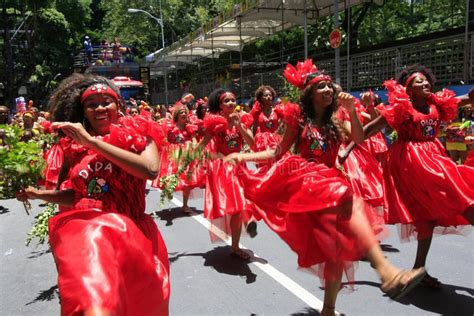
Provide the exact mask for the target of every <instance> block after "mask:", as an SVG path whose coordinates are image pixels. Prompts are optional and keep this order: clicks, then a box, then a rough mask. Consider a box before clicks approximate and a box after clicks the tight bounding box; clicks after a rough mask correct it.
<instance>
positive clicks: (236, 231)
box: [201, 89, 255, 260]
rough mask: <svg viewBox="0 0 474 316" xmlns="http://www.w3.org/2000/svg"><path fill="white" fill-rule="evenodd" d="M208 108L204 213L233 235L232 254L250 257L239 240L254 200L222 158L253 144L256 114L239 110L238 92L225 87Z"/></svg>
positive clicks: (204, 139) (202, 144)
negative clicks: (241, 246) (252, 126)
mask: <svg viewBox="0 0 474 316" xmlns="http://www.w3.org/2000/svg"><path fill="white" fill-rule="evenodd" d="M208 108H209V113H208V114H206V116H205V117H204V129H205V131H206V134H205V135H204V138H203V140H202V142H201V146H206V144H208V143H209V142H211V143H210V144H209V145H210V146H209V147H210V148H211V151H212V157H211V159H212V160H211V161H209V162H208V163H207V166H206V167H207V173H208V175H207V181H206V192H205V200H204V216H205V217H207V218H209V219H210V220H211V221H212V222H213V224H214V225H216V226H218V227H219V228H221V229H222V230H224V231H225V232H226V233H229V234H230V235H231V237H232V244H231V248H232V252H231V254H232V255H235V256H237V257H239V258H242V259H244V260H248V259H249V258H250V255H249V254H248V253H247V252H245V251H243V250H242V249H240V247H239V240H240V235H241V229H242V222H244V223H247V222H249V214H250V213H251V211H252V204H251V203H250V202H249V201H248V200H247V199H246V198H245V196H244V188H243V187H242V185H241V184H240V182H239V180H238V177H237V171H238V169H237V168H236V167H235V166H232V165H230V164H224V163H223V160H222V158H224V157H225V156H226V155H228V154H230V153H237V152H240V151H241V150H242V147H243V145H244V142H246V143H247V144H248V145H249V146H252V145H253V135H252V131H251V130H250V127H251V125H252V117H251V116H250V115H249V114H247V113H242V112H236V111H235V108H236V103H235V95H234V94H233V93H232V92H229V91H225V90H223V89H217V90H214V91H213V92H212V93H211V94H210V95H209V102H208ZM252 225H255V223H253V224H252Z"/></svg>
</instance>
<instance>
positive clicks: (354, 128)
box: [225, 60, 425, 316]
mask: <svg viewBox="0 0 474 316" xmlns="http://www.w3.org/2000/svg"><path fill="white" fill-rule="evenodd" d="M285 77H286V78H287V80H288V81H290V83H292V84H294V85H296V86H297V87H299V88H301V89H302V90H303V91H302V94H301V107H300V106H299V105H296V104H292V103H287V104H286V105H285V111H284V113H285V122H286V125H287V126H286V131H285V134H284V136H283V139H282V141H281V142H280V144H279V145H278V146H277V147H276V148H275V149H273V150H267V151H264V152H259V153H233V154H230V155H229V156H227V157H226V159H225V160H226V161H230V162H234V163H241V162H243V161H252V160H262V159H277V161H276V162H275V163H273V164H272V165H271V167H269V168H268V170H265V169H264V168H262V169H258V170H257V171H256V174H253V173H251V172H249V171H246V170H244V169H242V170H241V171H240V172H239V178H240V180H241V182H242V184H243V186H244V187H245V195H246V197H248V198H249V200H251V201H252V202H254V203H255V205H256V212H258V216H261V217H262V218H263V219H264V220H265V222H266V223H267V224H268V225H269V227H270V228H271V229H272V230H274V231H275V232H276V233H277V234H278V235H279V236H280V237H281V238H282V239H283V240H284V241H285V242H286V243H287V244H288V245H289V246H290V247H291V249H292V250H293V251H295V252H296V253H297V255H298V265H299V266H300V267H303V268H308V269H311V270H313V271H314V272H316V273H317V274H318V276H319V277H320V278H321V279H322V280H323V281H324V285H325V296H324V306H323V309H322V310H321V315H324V316H327V315H335V303H336V298H337V294H338V292H339V290H340V287H341V279H342V275H343V274H345V276H346V277H347V278H348V279H349V281H352V280H353V272H354V271H353V262H354V261H358V260H359V259H360V258H361V257H363V256H364V255H367V258H368V259H369V260H370V261H371V263H372V264H373V266H374V267H375V268H376V269H377V271H378V272H379V274H380V277H381V279H382V290H383V291H384V292H387V293H388V294H389V296H391V297H392V298H395V299H397V298H400V297H401V296H403V295H404V294H406V293H407V291H408V290H410V289H411V288H412V287H413V285H415V284H416V283H417V281H418V280H419V279H420V278H421V277H423V275H424V273H425V272H424V269H419V270H412V271H400V270H399V269H397V268H396V267H394V266H392V265H391V264H390V263H389V262H388V261H387V259H385V258H384V256H383V253H382V251H381V249H380V246H379V245H378V243H377V241H376V240H375V237H374V234H373V232H372V230H371V227H370V223H369V221H368V220H367V217H366V213H367V211H366V205H364V203H363V202H362V201H361V200H360V199H358V198H355V197H354V194H353V191H352V189H351V185H350V184H349V182H348V181H347V179H346V178H345V177H344V175H343V173H342V172H341V171H340V170H339V169H338V168H337V167H336V164H335V163H336V158H337V153H338V150H339V146H340V144H341V141H342V140H343V139H344V138H345V137H351V138H352V139H354V140H355V141H357V142H360V141H362V139H363V136H364V135H363V129H362V126H361V123H360V122H359V119H358V118H357V113H356V111H355V108H354V98H353V97H352V96H351V95H350V94H348V93H340V94H339V95H338V98H337V99H336V97H335V87H334V86H333V84H332V80H331V78H330V77H329V76H327V75H325V74H323V73H320V72H317V69H316V67H315V66H314V65H313V64H312V61H311V60H307V61H305V62H304V63H299V64H298V65H297V70H295V69H294V67H292V66H291V65H289V66H287V69H286V70H285ZM338 101H339V103H340V104H342V106H343V107H344V108H345V109H346V110H347V112H348V113H349V116H350V127H349V126H348V125H347V124H343V123H342V122H340V121H339V120H337V118H336V113H335V112H336V109H337V106H338ZM348 127H349V130H348V129H347V128H348ZM293 144H295V145H296V148H297V149H298V150H299V152H300V156H296V155H286V156H284V154H285V153H286V152H287V151H288V150H289V149H290V147H291V146H292V145H293ZM369 215H370V214H369Z"/></svg>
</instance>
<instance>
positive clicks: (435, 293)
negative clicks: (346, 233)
mask: <svg viewBox="0 0 474 316" xmlns="http://www.w3.org/2000/svg"><path fill="white" fill-rule="evenodd" d="M354 284H355V285H369V286H373V287H377V288H380V285H381V284H380V283H377V282H370V281H356V282H354ZM381 294H382V292H381ZM386 297H387V296H386ZM387 298H388V297H387ZM397 303H399V304H404V305H413V306H416V307H418V308H419V309H422V310H424V311H429V312H432V313H435V314H438V315H457V316H458V315H459V316H464V315H466V316H467V315H470V316H472V315H474V289H470V288H467V287H462V286H456V285H451V284H442V285H441V288H440V289H439V290H433V289H429V288H425V287H423V286H420V285H419V286H417V287H416V288H414V289H413V290H412V291H411V292H410V293H408V294H407V295H406V296H405V297H403V298H402V299H400V300H399V301H397Z"/></svg>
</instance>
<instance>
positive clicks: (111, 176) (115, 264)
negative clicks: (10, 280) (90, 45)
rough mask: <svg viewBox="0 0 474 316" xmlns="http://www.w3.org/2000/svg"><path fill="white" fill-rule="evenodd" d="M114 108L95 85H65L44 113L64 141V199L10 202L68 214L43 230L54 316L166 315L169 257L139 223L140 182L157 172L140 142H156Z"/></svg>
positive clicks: (110, 90)
mask: <svg viewBox="0 0 474 316" xmlns="http://www.w3.org/2000/svg"><path fill="white" fill-rule="evenodd" d="M118 104H119V96H118V91H117V89H116V88H115V87H114V86H113V84H112V83H111V82H110V81H108V80H107V79H105V78H103V77H99V76H92V75H81V74H74V75H72V76H71V77H69V78H68V79H66V80H64V81H63V82H62V83H61V84H60V86H59V87H58V89H57V90H56V91H55V93H54V94H53V96H52V98H51V100H50V106H51V107H52V113H53V119H54V121H56V122H55V123H53V124H52V128H56V129H59V130H60V131H61V132H62V133H64V134H65V135H66V137H64V138H62V139H61V141H60V142H61V146H62V147H63V150H64V157H65V160H64V163H63V167H64V168H66V169H67V170H68V179H67V182H68V184H67V185H66V187H67V189H62V190H58V191H56V190H54V191H53V190H36V189H34V188H27V189H26V190H24V191H22V192H19V193H18V195H17V197H18V199H19V200H22V201H23V200H25V199H43V200H46V201H49V202H52V203H58V204H60V205H66V206H70V208H69V210H67V211H65V210H62V211H60V213H59V214H58V215H56V216H54V217H53V218H51V220H50V221H49V241H50V245H51V250H52V253H53V256H54V259H55V262H56V267H57V269H58V286H59V292H60V295H61V314H62V315H78V314H81V315H82V314H84V315H168V300H169V294H170V283H169V263H168V253H167V250H166V246H165V244H164V242H163V239H162V237H161V234H160V232H159V231H158V228H157V226H156V224H155V223H154V221H153V219H152V218H151V216H150V215H148V214H145V184H146V180H147V179H154V178H155V177H156V173H157V169H158V164H159V162H158V161H157V159H156V157H157V156H158V150H157V145H156V144H155V142H154V141H153V140H152V139H151V138H150V137H149V136H152V137H153V139H156V140H160V139H164V136H165V135H164V132H163V131H162V130H160V129H159V127H158V126H157V125H154V123H153V122H150V121H148V120H146V119H143V120H140V116H138V117H137V119H134V118H131V117H126V118H121V119H120V120H119V119H118V107H117V105H118ZM138 120H140V121H138ZM83 124H84V125H83ZM158 144H159V143H158ZM63 187H64V186H63ZM131 188H132V189H131Z"/></svg>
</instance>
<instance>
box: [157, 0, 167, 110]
mask: <svg viewBox="0 0 474 316" xmlns="http://www.w3.org/2000/svg"><path fill="white" fill-rule="evenodd" d="M159 3H160V20H161V23H160V25H161V43H162V44H163V53H161V57H162V60H163V66H164V67H165V68H164V76H165V105H166V106H167V107H168V66H167V65H166V61H165V52H164V49H165V30H164V26H163V10H162V9H161V0H159Z"/></svg>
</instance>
